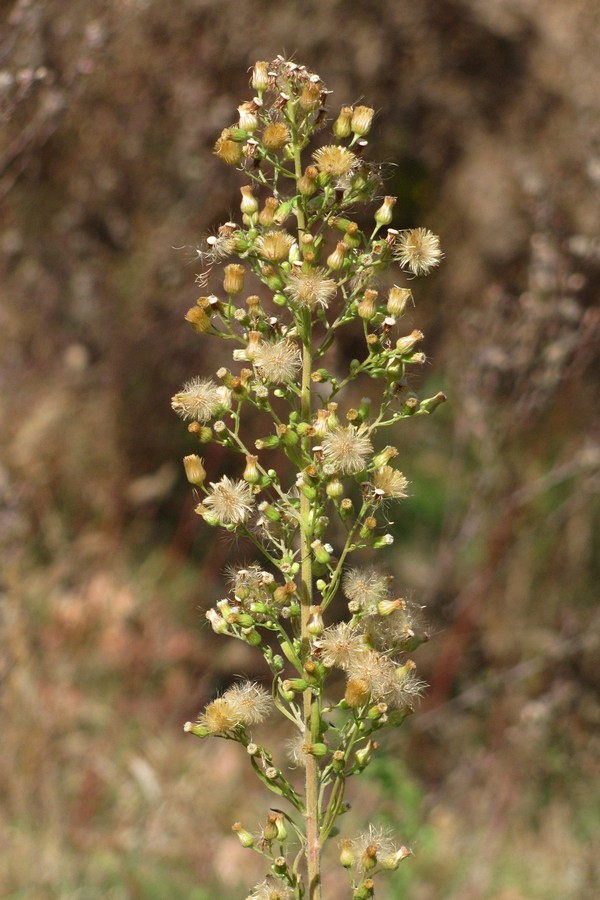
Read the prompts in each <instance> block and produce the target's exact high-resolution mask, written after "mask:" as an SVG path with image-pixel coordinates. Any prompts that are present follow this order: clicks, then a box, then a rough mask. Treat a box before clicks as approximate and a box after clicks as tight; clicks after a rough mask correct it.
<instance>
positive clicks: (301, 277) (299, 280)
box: [285, 269, 337, 309]
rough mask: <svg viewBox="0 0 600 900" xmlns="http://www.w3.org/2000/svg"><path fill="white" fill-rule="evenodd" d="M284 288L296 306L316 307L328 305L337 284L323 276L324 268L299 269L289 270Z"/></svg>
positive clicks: (333, 295) (334, 293)
mask: <svg viewBox="0 0 600 900" xmlns="http://www.w3.org/2000/svg"><path fill="white" fill-rule="evenodd" d="M285 290H286V292H287V293H288V294H289V296H290V299H291V300H293V301H294V303H297V304H298V306H303V307H306V308H307V309H316V307H317V306H328V305H329V302H330V300H333V298H334V297H335V295H336V292H337V284H336V283H335V281H333V279H332V278H325V270H324V269H312V270H310V271H308V272H303V271H302V270H300V271H297V272H291V274H290V275H289V277H288V283H287V286H286V288H285Z"/></svg>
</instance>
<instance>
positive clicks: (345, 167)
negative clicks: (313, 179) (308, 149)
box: [313, 144, 357, 178]
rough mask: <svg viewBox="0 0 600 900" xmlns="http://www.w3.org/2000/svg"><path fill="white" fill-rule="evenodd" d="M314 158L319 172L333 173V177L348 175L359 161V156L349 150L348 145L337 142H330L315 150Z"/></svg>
mask: <svg viewBox="0 0 600 900" xmlns="http://www.w3.org/2000/svg"><path fill="white" fill-rule="evenodd" d="M313 159H314V161H315V163H316V166H317V168H318V170H319V172H322V173H323V174H324V175H331V177H332V178H340V177H341V176H342V175H347V174H348V172H350V170H351V169H352V168H354V166H355V165H356V162H357V157H356V156H355V155H354V153H353V152H352V151H351V150H348V149H347V147H339V146H337V144H328V145H327V146H325V147H320V148H319V149H318V150H315V152H314V153H313Z"/></svg>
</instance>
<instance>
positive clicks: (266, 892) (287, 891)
mask: <svg viewBox="0 0 600 900" xmlns="http://www.w3.org/2000/svg"><path fill="white" fill-rule="evenodd" d="M293 898H294V892H293V891H292V889H291V888H290V887H288V886H287V885H286V884H284V883H283V882H282V881H279V880H278V879H276V878H275V876H274V875H267V877H266V878H265V879H264V881H261V882H260V884H257V885H255V887H253V888H252V893H251V894H249V895H248V897H246V900H293Z"/></svg>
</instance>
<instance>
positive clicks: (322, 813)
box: [172, 57, 445, 900]
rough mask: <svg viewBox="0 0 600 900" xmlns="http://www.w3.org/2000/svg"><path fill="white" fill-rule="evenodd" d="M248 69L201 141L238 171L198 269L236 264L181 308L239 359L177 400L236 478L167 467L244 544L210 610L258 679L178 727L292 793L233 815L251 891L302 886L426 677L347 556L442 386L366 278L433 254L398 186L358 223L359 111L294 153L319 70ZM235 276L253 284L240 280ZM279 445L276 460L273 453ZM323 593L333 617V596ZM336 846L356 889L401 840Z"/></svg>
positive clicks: (371, 524) (376, 178) (416, 626)
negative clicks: (355, 350) (232, 207)
mask: <svg viewBox="0 0 600 900" xmlns="http://www.w3.org/2000/svg"><path fill="white" fill-rule="evenodd" d="M251 85H252V87H253V89H254V91H255V92H256V96H255V97H254V99H252V100H250V101H249V102H246V103H243V104H242V105H241V106H240V107H239V108H238V112H239V121H238V122H237V123H236V124H234V125H232V126H231V127H229V128H226V129H225V130H224V131H223V132H222V134H221V136H220V138H219V139H218V141H217V143H216V145H215V153H216V155H217V156H218V157H219V158H220V159H221V160H223V162H225V163H226V164H228V165H230V166H235V167H238V168H239V169H240V170H241V171H242V172H243V173H244V174H245V176H246V178H247V179H248V181H249V183H248V184H246V185H244V186H243V187H242V188H241V194H242V199H241V204H240V211H241V224H238V223H236V222H226V223H225V224H224V225H222V226H221V227H220V228H219V229H218V232H217V233H216V234H215V235H212V236H211V237H209V238H208V239H207V240H206V243H205V246H204V247H203V248H202V249H201V250H199V257H200V259H201V260H202V261H203V263H204V264H205V268H206V270H207V271H205V272H204V273H203V274H202V275H201V276H200V280H201V282H202V283H203V285H206V284H208V283H209V278H210V274H211V269H212V267H213V266H214V265H215V264H216V263H218V262H220V261H222V260H227V259H229V258H230V257H235V258H237V259H238V260H239V262H230V263H228V264H226V265H225V266H224V280H223V285H222V295H221V296H217V295H214V294H208V295H207V296H202V297H200V298H199V299H198V301H197V303H196V305H195V306H194V307H193V308H192V309H190V310H189V311H188V313H187V314H186V320H187V321H188V322H189V324H190V325H191V326H192V328H193V329H194V330H195V331H196V332H197V333H199V334H201V335H210V336H213V337H217V338H220V339H221V340H223V341H225V342H230V345H231V344H233V346H234V347H235V349H234V350H233V354H232V357H233V363H234V364H236V365H232V367H231V368H228V367H223V368H220V369H219V370H218V372H217V373H216V377H217V379H218V380H217V381H215V380H213V379H212V378H208V377H197V378H194V379H192V380H191V381H189V382H188V383H187V384H185V385H184V386H183V387H182V389H181V390H180V391H179V392H178V393H177V394H175V396H174V397H173V400H172V406H173V409H174V410H175V411H176V412H177V413H178V414H179V415H180V416H181V417H182V418H183V419H184V420H186V421H188V422H189V426H188V427H189V431H190V432H191V433H192V434H193V435H195V436H196V437H197V439H199V441H200V442H201V443H204V444H206V443H208V442H211V441H212V442H215V443H216V444H218V445H220V446H221V447H224V448H226V449H227V450H230V451H232V452H233V453H234V454H237V456H238V457H241V458H242V460H243V462H241V464H240V465H239V467H238V469H237V471H236V474H235V475H232V476H231V477H230V476H228V475H223V476H222V477H221V478H219V479H218V480H215V481H209V482H208V484H207V473H206V470H205V467H204V462H203V460H202V458H201V457H200V456H198V455H197V454H191V455H189V456H186V457H185V459H184V465H185V470H186V474H187V477H188V480H189V481H190V482H191V483H192V484H193V485H195V486H196V489H197V491H198V492H199V494H200V495H201V496H202V499H201V500H200V502H198V505H197V506H196V510H195V511H196V513H197V514H198V515H199V516H200V517H201V518H203V519H204V521H205V522H206V523H207V524H208V525H211V526H215V527H219V528H223V529H225V530H226V531H229V532H233V533H235V534H236V535H239V536H241V537H243V538H245V539H247V540H248V541H249V542H250V543H251V544H252V545H253V546H254V547H255V548H256V550H257V551H258V552H259V554H260V556H261V559H260V561H258V562H253V563H251V564H247V565H245V566H244V567H240V568H234V569H233V570H232V572H231V575H230V581H231V594H230V596H229V597H228V598H227V599H223V600H220V601H219V602H218V603H217V604H216V606H215V607H214V608H212V609H209V610H208V612H207V613H206V616H207V618H208V620H209V622H210V624H211V626H212V628H213V629H214V631H215V632H217V633H218V634H224V635H229V636H230V637H234V638H237V639H238V640H241V641H244V642H246V643H247V644H249V645H251V646H253V647H256V648H257V650H258V651H260V652H261V653H262V655H263V657H264V659H265V661H266V664H267V666H268V670H269V671H270V673H271V679H270V680H271V684H270V689H269V690H267V689H266V688H265V687H264V686H263V685H260V684H257V683H254V682H249V681H242V682H240V683H236V684H234V686H233V687H230V688H228V689H227V690H226V691H225V692H224V693H223V694H222V695H221V696H220V697H218V698H216V699H215V700H213V701H212V702H211V703H209V704H208V706H207V707H206V708H205V709H204V711H203V712H201V713H200V715H199V717H198V720H197V721H196V722H195V723H192V722H188V723H187V724H186V725H185V730H186V731H187V732H190V733H192V734H195V735H197V736H199V737H203V738H204V737H208V736H214V737H220V738H224V739H227V740H232V741H236V742H238V743H239V744H241V745H242V747H243V748H245V751H246V753H247V755H248V758H249V761H250V764H251V766H252V768H253V769H254V771H255V773H256V774H257V776H258V777H259V778H260V780H261V781H262V782H263V783H264V785H265V786H266V787H267V788H268V789H269V790H270V791H271V792H273V793H274V794H276V795H277V796H278V797H279V798H283V800H285V801H287V807H288V808H287V810H286V811H279V810H274V811H271V812H270V814H269V815H268V817H267V819H266V822H265V824H264V825H263V827H262V828H261V830H260V833H259V834H258V835H256V834H253V833H251V832H250V831H249V830H247V829H246V828H244V827H243V826H242V825H241V824H240V823H236V824H235V825H234V826H233V828H234V831H236V832H237V834H238V837H239V839H240V841H241V843H242V845H243V846H244V847H248V848H253V849H254V850H256V851H257V852H258V853H260V854H261V855H262V856H264V857H265V858H266V860H267V861H268V863H269V868H270V871H269V874H268V875H267V876H266V878H265V880H264V881H263V882H261V883H260V884H259V885H256V886H255V887H254V888H253V890H252V892H251V894H250V895H249V898H248V900H265V898H269V900H284V898H310V900H319V898H321V896H322V880H321V851H322V848H323V846H324V844H325V842H326V841H327V840H328V839H329V838H331V837H332V836H333V835H334V834H335V833H337V822H338V817H339V816H340V814H341V813H343V812H344V811H345V809H346V808H347V806H346V805H345V798H344V794H345V786H346V781H347V779H348V778H349V777H350V776H352V775H355V774H357V773H360V772H362V771H363V770H364V769H365V768H366V766H368V764H369V762H370V760H371V758H372V757H373V755H374V754H375V752H376V751H377V746H378V745H377V740H376V737H377V734H378V732H380V731H382V730H383V729H385V728H393V727H397V726H398V725H400V724H401V722H402V721H403V720H404V719H405V718H406V716H407V715H409V714H410V713H411V712H412V711H413V710H414V708H415V704H416V702H417V700H418V698H419V696H420V694H421V693H422V690H423V683H422V682H421V681H420V679H419V678H418V676H417V674H416V668H415V663H414V662H413V660H412V659H411V658H409V656H408V654H409V653H411V652H412V651H413V650H415V648H416V647H418V645H419V644H420V643H422V642H423V641H424V640H426V639H427V637H428V635H427V632H426V630H425V626H424V623H423V618H422V612H421V609H420V607H418V606H417V605H415V604H414V603H412V602H409V601H408V600H406V599H404V598H402V597H398V596H395V594H394V592H393V591H392V589H391V579H390V578H388V577H387V576H386V575H385V574H384V573H383V572H382V571H381V569H380V567H379V566H375V565H373V564H370V565H367V566H364V565H360V566H350V565H349V561H350V557H351V555H352V554H354V553H356V552H357V551H364V550H370V551H377V550H379V549H381V548H385V547H387V546H389V545H390V544H391V543H392V540H393V538H392V535H391V534H390V532H389V530H386V528H385V525H386V523H388V518H387V517H388V515H389V508H390V503H391V501H394V500H400V499H402V498H403V497H406V496H407V487H408V484H407V480H406V478H405V477H404V475H403V474H402V472H401V471H400V470H399V469H398V468H396V467H394V466H393V465H391V463H392V461H393V460H394V458H395V457H396V456H397V455H398V451H397V450H396V448H395V447H393V446H388V445H384V446H382V447H380V448H379V449H377V445H378V444H380V434H381V432H382V431H383V429H385V428H387V427H390V426H391V425H394V424H395V423H396V422H398V421H399V420H401V419H405V418H408V417H411V416H419V415H426V414H429V413H431V412H432V411H433V410H434V409H435V408H436V407H437V406H438V405H439V404H440V403H441V402H443V401H444V400H445V397H444V395H443V394H442V393H438V394H436V395H435V396H434V397H431V398H428V399H423V400H420V401H419V399H418V398H417V397H416V395H415V394H413V393H412V392H410V391H409V390H408V386H407V371H408V369H409V368H410V367H411V366H418V365H421V364H423V363H424V362H425V359H426V358H425V355H424V353H423V352H422V351H420V350H419V349H417V347H418V344H419V342H420V341H421V340H422V339H423V335H422V334H421V332H420V331H417V330H413V331H412V332H411V333H410V334H408V335H406V336H397V332H398V323H399V321H400V320H401V319H402V317H403V315H404V314H405V312H406V310H407V308H408V306H409V304H410V303H411V302H412V293H411V290H410V288H409V287H407V286H406V285H396V284H394V285H393V286H391V287H389V289H388V290H387V292H386V294H385V296H382V295H381V294H380V285H381V283H383V279H382V276H383V274H384V273H385V272H386V270H388V269H389V268H390V267H391V266H393V265H396V266H397V268H398V270H399V271H401V270H404V272H408V273H410V274H412V275H423V274H427V273H428V272H429V271H430V270H431V269H432V268H433V267H434V266H436V265H437V264H438V263H439V262H440V259H441V252H440V247H439V240H438V238H437V237H436V236H435V235H434V234H432V233H431V232H430V231H428V230H426V229H424V228H415V229H409V230H405V231H397V230H395V229H393V228H391V227H389V226H390V225H391V222H392V210H393V206H394V204H395V202H396V198H395V197H390V196H385V197H384V198H383V201H380V202H379V205H378V207H377V209H376V211H375V213H374V223H373V227H372V230H371V232H370V233H369V234H367V233H365V232H364V231H363V230H362V229H361V227H360V226H359V223H358V222H357V221H356V216H357V215H358V211H359V208H360V206H361V205H362V204H366V203H368V202H371V201H373V200H375V199H376V197H377V195H378V194H379V192H380V189H381V178H380V169H379V167H377V166H376V165H374V164H372V163H370V162H367V161H366V160H365V150H366V146H367V142H366V140H365V135H366V134H367V133H368V132H369V129H370V126H371V121H372V118H373V110H372V109H371V108H369V107H366V106H356V107H354V108H353V107H349V106H344V107H342V109H341V111H340V112H339V115H338V116H337V118H336V119H335V121H334V122H333V126H332V136H331V138H330V139H329V140H328V142H323V143H322V144H321V146H319V147H318V148H317V149H314V150H313V152H312V156H311V160H310V162H309V163H308V165H305V164H304V163H303V154H304V152H310V148H309V142H310V141H311V139H312V138H313V137H314V136H315V135H318V134H319V133H320V132H321V129H322V127H323V123H324V120H325V115H326V113H325V106H324V103H325V99H326V95H327V91H326V90H325V88H324V86H323V83H322V82H321V79H320V78H319V76H318V75H316V74H314V73H312V72H309V71H308V70H307V69H306V68H305V67H303V66H300V65H297V64H295V63H292V62H289V61H287V60H284V59H283V58H281V57H278V58H277V59H275V60H273V61H272V62H270V63H267V62H257V63H256V65H255V66H254V69H253V72H252V79H251ZM288 222H289V223H291V227H290V229H289V230H288V228H287V227H286V224H287V223H288ZM251 276H254V279H255V282H256V283H257V284H260V288H259V293H254V294H249V295H247V296H245V297H244V294H245V281H246V278H248V277H251ZM242 297H244V299H243V300H242ZM344 327H346V328H347V329H349V330H350V331H351V332H352V333H353V334H358V339H359V340H360V342H361V345H362V350H361V352H360V356H359V358H356V359H353V360H352V361H351V362H350V364H349V366H348V367H347V368H346V369H345V370H344V371H340V367H341V364H340V361H339V359H338V358H337V357H336V356H335V353H334V351H335V344H334V338H335V337H336V335H337V333H338V332H339V331H340V329H342V328H344ZM360 380H362V381H363V382H366V383H367V384H369V385H370V387H369V390H368V396H365V397H363V398H362V399H361V400H360V401H359V402H357V403H356V405H355V406H352V407H350V406H347V407H346V408H344V409H343V411H342V409H341V408H340V400H342V399H343V398H344V397H345V396H346V397H352V396H353V392H354V394H355V395H356V396H359V395H358V394H356V384H355V383H360ZM369 380H370V381H369ZM252 410H253V411H255V413H256V414H258V413H260V414H264V416H265V418H266V419H267V420H268V421H269V422H270V426H269V429H268V433H267V434H265V436H264V437H263V438H261V439H259V440H256V441H255V443H254V447H253V448H252V449H250V447H249V446H248V445H247V443H246V440H245V437H244V430H243V427H242V419H243V415H244V414H245V413H246V412H247V411H252ZM275 450H279V457H278V458H279V459H280V461H281V464H280V466H279V469H277V468H275V467H274V466H273V465H272V462H271V460H272V459H273V456H271V458H270V457H269V455H270V454H273V451H275ZM255 451H256V452H255ZM290 468H291V469H292V470H293V475H292V476H291V477H290V475H289V472H290ZM363 555H364V554H363ZM340 594H342V595H343V596H344V597H345V598H346V601H347V615H345V616H344V618H343V620H339V619H340V616H339V613H338V616H337V617H336V616H335V615H333V614H332V610H333V604H334V601H336V604H335V607H336V609H339V605H340V604H339V601H338V600H337V598H338V596H339V595H340ZM336 673H343V678H344V679H345V687H344V688H343V689H340V690H339V691H338V699H336V700H330V699H326V695H325V687H326V685H327V691H328V692H332V693H333V695H334V696H335V695H336V686H337V685H338V683H339V681H340V680H341V676H340V675H339V674H337V675H336ZM339 695H341V696H339ZM274 710H277V711H278V712H279V713H280V714H281V715H283V716H284V717H285V718H286V719H287V720H288V722H289V726H290V729H291V731H292V733H293V737H292V738H291V740H290V742H289V747H288V750H289V757H290V758H289V760H288V763H287V764H286V763H285V762H284V761H283V760H281V759H279V757H278V756H277V755H276V753H275V752H274V751H273V750H271V749H269V748H268V747H266V746H263V745H262V744H260V743H257V742H256V741H255V740H254V737H253V733H252V728H253V726H255V725H257V724H259V723H260V722H262V721H263V720H264V719H265V718H266V717H267V716H269V715H270V714H271V713H272V712H273V711H274ZM298 770H300V771H301V772H302V773H303V777H302V778H301V779H299V778H298V775H297V772H298ZM340 850H341V855H340V861H341V864H342V866H344V867H345V868H346V869H347V871H348V874H349V882H350V891H351V896H352V897H353V898H355V900H362V898H367V897H372V896H374V886H375V878H376V876H377V875H378V874H379V872H380V871H382V870H385V869H395V868H397V867H398V865H399V863H400V862H401V860H402V859H404V858H405V857H406V856H407V855H408V854H409V851H408V850H407V849H406V847H404V846H397V845H396V844H395V843H394V842H393V841H392V839H391V838H390V836H389V835H388V833H387V831H385V830H382V829H379V828H376V827H374V826H372V825H370V826H369V827H368V830H367V831H365V832H364V833H363V834H361V835H359V836H358V837H355V838H345V839H342V840H341V843H340Z"/></svg>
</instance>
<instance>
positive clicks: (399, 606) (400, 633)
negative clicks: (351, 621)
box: [360, 597, 429, 651]
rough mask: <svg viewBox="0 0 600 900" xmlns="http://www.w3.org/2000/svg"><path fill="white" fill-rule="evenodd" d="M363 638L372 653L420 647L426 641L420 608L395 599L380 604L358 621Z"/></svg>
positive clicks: (400, 599) (399, 598)
mask: <svg viewBox="0 0 600 900" xmlns="http://www.w3.org/2000/svg"><path fill="white" fill-rule="evenodd" d="M360 624H361V628H362V629H363V630H364V634H365V637H366V638H367V640H368V642H369V644H370V645H371V646H372V647H373V648H374V649H375V650H381V651H383V650H403V649H406V648H407V647H412V648H414V647H415V646H417V645H418V644H422V643H423V642H424V641H426V640H427V639H428V637H429V635H428V633H427V630H426V625H425V622H424V617H423V608H422V607H420V606H417V605H416V604H415V603H412V602H410V601H408V600H404V599H402V598H401V597H398V598H397V599H395V600H382V601H381V602H380V603H379V604H378V607H377V610H376V611H373V612H372V613H370V614H369V615H367V616H365V617H364V618H363V619H362V620H361V623H360Z"/></svg>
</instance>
